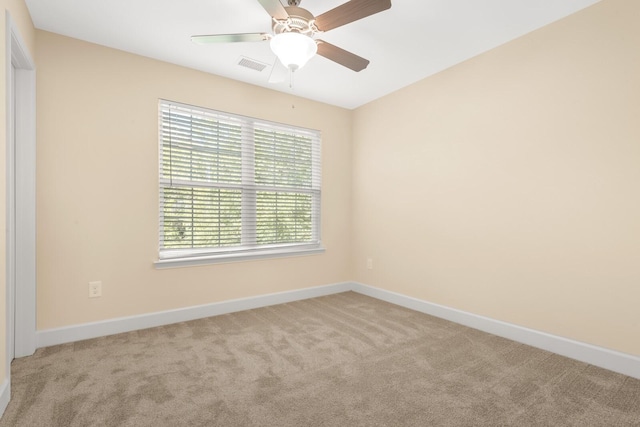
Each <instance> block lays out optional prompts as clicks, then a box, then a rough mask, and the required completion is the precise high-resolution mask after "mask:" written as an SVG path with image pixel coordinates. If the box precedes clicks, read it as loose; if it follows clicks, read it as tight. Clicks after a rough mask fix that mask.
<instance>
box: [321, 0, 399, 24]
mask: <svg viewBox="0 0 640 427" xmlns="http://www.w3.org/2000/svg"><path fill="white" fill-rule="evenodd" d="M390 7H391V0H351V1H348V2H346V3H344V4H341V5H340V6H338V7H336V8H334V9H331V10H330V11H328V12H325V13H323V14H322V15H320V16H317V17H316V27H317V28H318V29H319V30H320V31H329V30H333V29H334V28H338V27H340V26H342V25H345V24H348V23H350V22H353V21H357V20H358V19H362V18H366V17H367V16H370V15H373V14H375V13H378V12H382V11H383V10H387V9H389V8H390Z"/></svg>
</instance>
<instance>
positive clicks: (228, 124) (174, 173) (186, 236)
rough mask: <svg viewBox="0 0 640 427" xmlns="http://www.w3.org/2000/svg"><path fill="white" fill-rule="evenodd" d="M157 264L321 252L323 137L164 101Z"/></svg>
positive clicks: (160, 105)
mask: <svg viewBox="0 0 640 427" xmlns="http://www.w3.org/2000/svg"><path fill="white" fill-rule="evenodd" d="M159 123H160V129H159V136H160V156H159V157H160V168H159V169H160V221H159V224H160V232H159V237H160V259H161V260H162V259H173V258H188V257H203V256H204V257H214V258H215V257H216V256H218V257H229V256H233V255H238V256H242V255H245V254H246V255H255V254H260V253H282V252H296V251H304V250H307V249H314V248H319V247H320V181H321V177H320V132H319V131H315V130H309V129H303V128H298V127H293V126H288V125H283V124H278V123H272V122H267V121H263V120H259V119H254V118H250V117H244V116H238V115H233V114H229V113H223V112H219V111H214V110H209V109H205V108H200V107H194V106H189V105H184V104H179V103H175V102H170V101H165V100H161V101H160V103H159Z"/></svg>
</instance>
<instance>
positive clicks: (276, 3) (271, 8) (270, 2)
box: [258, 0, 289, 19]
mask: <svg viewBox="0 0 640 427" xmlns="http://www.w3.org/2000/svg"><path fill="white" fill-rule="evenodd" d="M258 1H259V2H260V4H261V5H262V7H264V9H265V10H266V11H267V12H268V13H269V15H271V17H273V18H276V19H287V18H288V17H289V14H288V13H287V11H286V9H285V8H284V6H283V5H282V3H280V0H258Z"/></svg>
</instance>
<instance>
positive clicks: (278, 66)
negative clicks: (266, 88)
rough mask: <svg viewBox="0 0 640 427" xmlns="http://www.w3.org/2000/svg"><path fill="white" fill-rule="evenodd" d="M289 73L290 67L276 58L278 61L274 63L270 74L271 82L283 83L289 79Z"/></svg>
mask: <svg viewBox="0 0 640 427" xmlns="http://www.w3.org/2000/svg"><path fill="white" fill-rule="evenodd" d="M288 75H289V69H288V68H287V67H285V66H284V65H282V62H280V60H279V59H278V58H276V62H274V63H273V68H272V69H271V74H270V75H269V83H282V82H284V81H285V80H287V76H288Z"/></svg>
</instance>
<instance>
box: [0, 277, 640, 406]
mask: <svg viewBox="0 0 640 427" xmlns="http://www.w3.org/2000/svg"><path fill="white" fill-rule="evenodd" d="M346 291H354V292H358V293H360V294H363V295H367V296H370V297H373V298H376V299H379V300H382V301H386V302H389V303H392V304H396V305H399V306H402V307H406V308H409V309H412V310H416V311H419V312H422V313H425V314H429V315H432V316H436V317H440V318H442V319H446V320H449V321H452V322H455V323H459V324H461V325H465V326H469V327H471V328H474V329H478V330H481V331H484V332H488V333H490V334H494V335H498V336H501V337H504V338H508V339H511V340H513V341H517V342H520V343H523V344H527V345H530V346H532V347H537V348H540V349H543V350H547V351H550V352H553V353H556V354H560V355H562V356H566V357H569V358H572V359H575V360H579V361H581V362H585V363H589V364H591V365H594V366H599V367H601V368H604V369H608V370H610V371H614V372H618V373H621V374H624V375H629V376H630V377H634V378H638V379H640V357H638V356H634V355H630V354H625V353H621V352H618V351H615V350H609V349H606V348H603V347H598V346H595V345H591V344H586V343H583V342H579V341H575V340H571V339H568V338H563V337H559V336H556V335H551V334H548V333H545V332H540V331H536V330H534V329H529V328H525V327H522V326H518V325H514V324H511V323H507V322H503V321H500V320H495V319H491V318H489V317H484V316H480V315H477V314H473V313H469V312H466V311H462V310H458V309H455V308H451V307H446V306H443V305H439V304H434V303H431V302H428V301H423V300H420V299H417V298H413V297H409V296H406V295H402V294H399V293H396V292H391V291H387V290H384V289H380V288H375V287H372V286H368V285H365V284H362V283H356V282H344V283H337V284H333V285H326V286H317V287H312V288H305V289H298V290H293V291H286V292H278V293H274V294H267V295H259V296H255V297H249V298H241V299H235V300H230V301H222V302H218V303H213V304H206V305H200V306H195V307H186V308H181V309H176V310H169V311H163V312H158V313H149V314H143V315H138V316H131V317H121V318H116V319H109V320H105V321H101V322H93V323H85V324H81V325H73V326H67V327H63V328H56V329H46V330H43V331H38V332H36V336H37V346H38V348H40V347H48V346H51V345H57V344H64V343H68V342H75V341H81V340H85V339H89V338H98V337H103V336H107V335H113V334H119V333H122V332H130V331H135V330H139V329H146V328H152V327H155V326H163V325H169V324H172V323H178V322H186V321H189V320H195V319H202V318H205V317H210V316H217V315H220V314H226V313H233V312H236V311H242V310H250V309H253V308H259V307H266V306H269V305H275V304H283V303H286V302H292V301H299V300H303V299H307V298H315V297H319V296H324V295H331V294H336V293H340V292H346ZM6 389H7V390H8V389H9V387H8V386H6ZM2 392H3V394H2V395H1V396H0V399H3V400H0V405H2V404H3V403H4V402H5V401H4V398H5V395H4V393H5V391H4V389H3V390H2ZM7 393H8V392H7ZM6 399H7V400H6V402H7V403H8V401H9V400H8V399H9V394H7V396H6ZM5 406H6V403H5ZM1 408H2V406H0V409H1Z"/></svg>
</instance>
